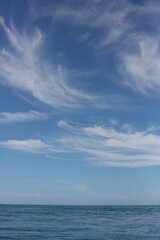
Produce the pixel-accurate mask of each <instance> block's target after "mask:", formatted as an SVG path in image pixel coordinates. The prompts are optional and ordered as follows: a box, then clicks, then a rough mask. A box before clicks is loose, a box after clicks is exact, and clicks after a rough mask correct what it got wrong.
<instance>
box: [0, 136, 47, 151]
mask: <svg viewBox="0 0 160 240" xmlns="http://www.w3.org/2000/svg"><path fill="white" fill-rule="evenodd" d="M0 145H1V146H2V147H5V148H9V149H13V150H20V151H27V152H33V153H43V152H46V151H48V150H49V147H50V146H49V145H47V144H45V143H44V142H42V141H41V140H39V139H26V140H8V141H3V142H0Z"/></svg>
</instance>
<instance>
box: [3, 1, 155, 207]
mask: <svg viewBox="0 0 160 240" xmlns="http://www.w3.org/2000/svg"><path fill="white" fill-rule="evenodd" d="M159 21H160V5H159V1H153V0H152V1H147V0H146V1H133V0H132V1H131V0H128V1H127V0H122V1H118V0H117V1H116V0H114V1H112V0H105V1H103V0H85V1H84V0H76V1H72V0H71V1H67V0H66V1H65V0H59V1H58V0H57V1H56V0H54V1H53V0H52V1H51V0H45V1H43V0H34V1H27V0H21V1H16V0H0V100H1V104H0V132H1V134H0V151H1V156H0V203H27V204H159V203H160V187H159V182H160V175H159V171H160V166H159V165H160V115H159V105H160V97H159V96H160V95H159V93H160V80H159V76H160V44H159V43H160V42H159V39H160V32H159Z"/></svg>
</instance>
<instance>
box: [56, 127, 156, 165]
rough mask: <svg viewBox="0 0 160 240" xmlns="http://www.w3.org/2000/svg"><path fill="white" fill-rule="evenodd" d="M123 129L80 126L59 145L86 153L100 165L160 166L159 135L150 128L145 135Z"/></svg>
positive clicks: (59, 140)
mask: <svg viewBox="0 0 160 240" xmlns="http://www.w3.org/2000/svg"><path fill="white" fill-rule="evenodd" d="M123 126H124V125H123ZM123 126H122V127H120V128H119V129H117V128H116V129H115V128H113V127H104V126H101V125H95V126H91V127H79V126H77V127H75V129H74V130H73V132H72V135H71V134H68V135H66V136H65V137H63V138H60V139H58V142H59V143H60V145H61V147H62V146H63V145H64V147H65V148H67V149H68V150H69V149H70V150H72V151H75V152H79V153H83V154H85V158H86V159H88V160H90V161H91V162H92V161H93V162H94V164H96V165H99V166H118V167H144V166H152V165H160V157H159V156H160V150H159V149H160V136H159V134H158V133H156V132H154V133H153V132H150V130H148V129H147V130H146V131H143V132H142V131H135V130H133V129H131V128H129V129H128V127H127V129H126V128H125V129H124V127H123ZM126 126H130V125H126ZM61 127H63V126H62V125H61ZM65 128H66V125H65ZM70 130H71V127H69V131H70Z"/></svg>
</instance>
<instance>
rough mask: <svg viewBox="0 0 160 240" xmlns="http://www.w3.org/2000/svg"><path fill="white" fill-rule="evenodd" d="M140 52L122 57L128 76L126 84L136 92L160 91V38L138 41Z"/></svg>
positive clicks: (147, 38) (143, 38)
mask: <svg viewBox="0 0 160 240" xmlns="http://www.w3.org/2000/svg"><path fill="white" fill-rule="evenodd" d="M137 45H138V47H139V50H138V51H135V52H134V53H126V54H124V55H123V56H122V59H123V72H125V73H126V74H128V77H127V78H126V84H128V85H130V86H131V87H133V88H134V89H135V90H139V91H142V92H144V93H147V92H148V91H149V90H154V91H157V90H159V89H160V67H159V66H160V54H159V51H160V47H159V37H154V38H153V37H149V36H148V37H145V36H143V37H142V38H140V39H139V38H138V39H137Z"/></svg>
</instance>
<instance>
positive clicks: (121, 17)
mask: <svg viewBox="0 0 160 240" xmlns="http://www.w3.org/2000/svg"><path fill="white" fill-rule="evenodd" d="M70 3H71V4H65V3H64V4H63V5H58V7H57V8H55V6H54V8H53V7H52V6H49V7H48V8H45V9H43V10H42V11H41V13H40V14H41V17H44V16H52V18H53V20H54V21H57V20H59V19H60V20H62V19H65V20H67V21H69V22H70V23H71V24H72V25H75V26H85V29H86V30H85V31H84V33H83V34H82V36H81V37H80V40H87V41H91V43H92V46H94V47H99V48H101V47H105V46H107V45H108V44H110V43H113V42H114V41H117V40H118V39H119V38H120V37H121V36H122V35H123V34H124V33H125V32H126V31H127V30H128V29H130V27H131V23H130V22H129V21H126V18H127V16H128V13H130V12H131V11H133V10H134V9H135V7H134V6H133V5H132V4H131V3H130V2H129V1H121V2H120V1H103V0H101V1H91V0H87V1H85V2H83V3H82V4H81V5H80V6H79V7H77V6H76V5H75V4H74V2H72V1H71V2H70ZM73 19H74V21H73ZM94 31H98V34H97V37H95V34H94ZM93 39H94V40H93Z"/></svg>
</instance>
